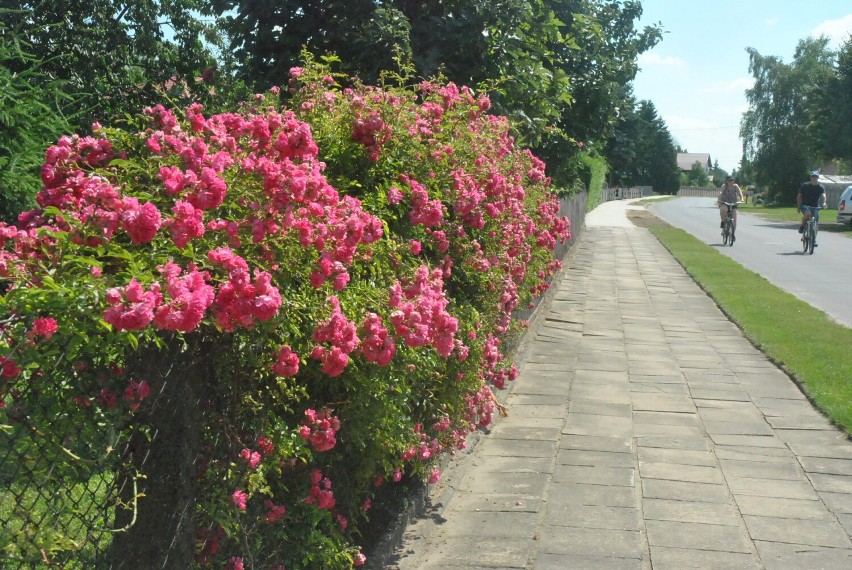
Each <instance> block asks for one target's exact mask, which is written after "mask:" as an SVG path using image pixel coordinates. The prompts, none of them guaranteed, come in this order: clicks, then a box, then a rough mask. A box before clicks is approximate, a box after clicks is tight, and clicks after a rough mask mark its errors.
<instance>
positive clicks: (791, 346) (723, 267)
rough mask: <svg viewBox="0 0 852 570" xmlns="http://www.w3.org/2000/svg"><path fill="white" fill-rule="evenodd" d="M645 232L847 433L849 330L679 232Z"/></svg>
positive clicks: (851, 386) (850, 423)
mask: <svg viewBox="0 0 852 570" xmlns="http://www.w3.org/2000/svg"><path fill="white" fill-rule="evenodd" d="M792 210H793V211H795V209H794V208H793V209H792ZM649 229H650V230H651V231H652V232H653V233H654V235H656V236H657V238H658V239H659V240H660V242H661V243H662V244H663V245H664V246H665V247H666V248H667V249H668V250H669V251H670V252H671V253H672V255H674V257H675V258H676V259H677V260H678V261H679V262H680V263H681V265H683V266H684V268H685V269H686V271H687V273H689V274H690V275H691V276H692V277H693V279H695V281H696V282H697V283H698V284H699V285H700V286H701V287H702V288H703V289H704V290H705V291H707V293H708V294H709V295H710V296H711V297H712V298H713V299H714V300H715V301H716V302H717V303H718V304H719V306H720V307H722V309H723V310H724V311H725V312H726V313H727V314H728V316H729V317H730V318H731V320H733V321H734V322H736V323H737V324H738V325H739V326H740V328H741V329H742V330H743V332H744V334H745V335H746V337H748V338H749V339H750V340H751V341H752V342H753V343H754V344H755V345H756V346H758V347H759V348H760V350H761V351H763V352H764V353H765V354H766V355H767V356H769V357H770V358H771V359H772V360H773V361H775V362H777V363H781V364H783V365H784V366H785V367H786V368H787V370H788V371H789V372H790V373H792V375H793V376H794V377H795V378H796V379H797V380H798V381H799V382H800V383H801V384H802V385H803V386H804V390H805V392H806V394H808V396H809V397H810V398H811V399H812V401H813V402H814V403H815V405H816V406H817V407H819V408H820V409H821V410H823V412H824V413H825V414H826V415H827V416H828V417H829V418H830V419H831V421H833V422H834V423H835V424H837V425H838V426H841V427H842V428H843V429H845V430H846V432H847V433H852V358H850V349H849V347H850V346H852V329H850V328H848V327H844V326H842V325H840V324H837V323H836V322H834V321H832V320H831V319H829V317H828V316H826V314H825V313H823V312H821V311H819V310H816V309H814V308H813V307H812V306H811V305H809V304H808V303H805V302H803V301H800V300H799V299H798V298H796V297H795V296H793V295H791V294H789V293H787V292H785V291H782V290H781V289H779V288H778V287H776V286H774V285H772V284H771V283H769V282H768V281H767V280H766V279H764V278H763V277H761V276H760V275H758V274H756V273H754V272H752V271H750V270H748V269H746V268H744V267H743V266H741V265H739V264H738V263H736V262H735V261H733V260H732V259H730V258H729V257H727V256H725V255H722V254H720V253H719V252H718V251H716V250H715V249H714V248H712V247H710V246H708V245H706V244H705V243H703V242H701V241H699V240H697V239H695V238H694V237H692V236H691V235H689V234H688V233H686V232H685V231H683V230H680V229H677V228H672V227H668V226H652V227H649Z"/></svg>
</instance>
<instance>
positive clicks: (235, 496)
mask: <svg viewBox="0 0 852 570" xmlns="http://www.w3.org/2000/svg"><path fill="white" fill-rule="evenodd" d="M247 500H248V495H246V493H245V491H241V490H239V489H237V490H236V491H234V492H233V493H231V501H233V503H234V506H235V507H237V508H238V509H240V510H241V511H244V510H246V501H247Z"/></svg>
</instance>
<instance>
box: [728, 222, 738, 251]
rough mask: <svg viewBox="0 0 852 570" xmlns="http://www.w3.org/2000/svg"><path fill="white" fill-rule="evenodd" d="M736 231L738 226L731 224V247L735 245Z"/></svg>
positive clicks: (729, 242) (729, 241)
mask: <svg viewBox="0 0 852 570" xmlns="http://www.w3.org/2000/svg"><path fill="white" fill-rule="evenodd" d="M736 233H737V228H736V227H735V226H734V224H731V237H730V238H729V239H728V245H730V246H731V247H733V246H734V240H735V239H737V238H736Z"/></svg>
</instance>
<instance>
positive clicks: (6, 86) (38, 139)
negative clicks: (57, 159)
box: [0, 22, 74, 223]
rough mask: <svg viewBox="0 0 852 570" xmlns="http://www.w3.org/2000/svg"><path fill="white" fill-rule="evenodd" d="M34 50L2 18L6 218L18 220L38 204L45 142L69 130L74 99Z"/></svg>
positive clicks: (0, 159) (0, 205)
mask: <svg viewBox="0 0 852 570" xmlns="http://www.w3.org/2000/svg"><path fill="white" fill-rule="evenodd" d="M28 49H29V46H27V45H26V44H23V42H22V41H21V39H20V38H18V37H16V36H15V35H13V34H11V33H9V32H8V30H6V29H5V28H4V27H3V24H2V23H1V22H0V222H8V223H12V222H14V220H15V219H16V218H17V216H18V214H19V213H20V212H22V211H24V210H27V209H29V208H30V207H32V206H33V205H34V202H33V198H34V196H35V194H36V192H37V191H38V190H39V188H40V184H41V180H40V179H39V167H40V166H41V164H42V163H43V162H44V150H45V147H46V145H47V144H48V143H49V142H51V141H55V140H56V139H58V138H59V136H60V135H62V134H64V133H66V132H68V128H69V125H68V121H67V119H66V117H65V116H64V113H63V110H66V109H67V108H68V107H70V106H72V103H73V101H74V99H73V98H72V97H70V96H68V95H66V94H65V93H64V87H65V86H64V85H63V84H62V82H60V81H55V80H54V81H51V80H50V79H49V78H47V77H45V74H44V73H43V72H41V70H40V69H39V66H40V63H41V62H39V61H37V60H36V59H35V58H34V57H33V56H32V55H31V54H29V53H28V52H27V51H26V50H28ZM15 68H21V69H23V71H21V72H15V71H13V69H15Z"/></svg>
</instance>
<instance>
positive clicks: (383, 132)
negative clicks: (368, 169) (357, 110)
mask: <svg viewBox="0 0 852 570" xmlns="http://www.w3.org/2000/svg"><path fill="white" fill-rule="evenodd" d="M392 135H393V130H392V129H391V128H390V126H388V124H387V123H385V122H384V121H383V120H382V117H381V115H379V114H378V113H377V112H375V111H371V112H370V113H368V114H367V115H366V116H360V115H359V116H357V117H356V119H355V120H354V121H352V135H351V138H352V140H353V141H355V142H358V143H361V144H362V145H364V146H365V147H367V156H369V157H370V160H372V161H373V162H377V161H378V160H379V154H380V153H381V150H382V145H384V144H385V143H387V142H388V141H389V140H390V138H391V136H392Z"/></svg>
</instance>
